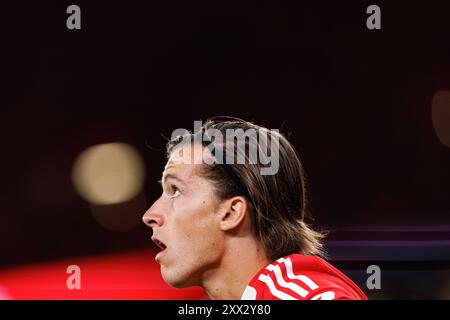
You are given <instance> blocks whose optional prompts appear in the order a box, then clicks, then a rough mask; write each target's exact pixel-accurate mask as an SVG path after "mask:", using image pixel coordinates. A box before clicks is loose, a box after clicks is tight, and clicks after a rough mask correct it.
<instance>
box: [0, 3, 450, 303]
mask: <svg viewBox="0 0 450 320" xmlns="http://www.w3.org/2000/svg"><path fill="white" fill-rule="evenodd" d="M70 4H77V5H79V6H80V7H81V12H82V19H81V21H82V29H81V30H78V31H74V30H68V29H67V28H66V18H67V16H68V15H67V14H66V8H67V6H68V5H70ZM370 4H377V5H379V6H380V7H381V12H382V13H381V14H382V29H381V30H374V31H371V30H368V29H367V28H366V18H367V17H368V15H367V14H366V8H367V6H368V5H370ZM449 14H450V2H448V1H442V2H435V1H433V2H428V1H427V2H425V1H421V2H414V3H411V2H406V1H395V2H394V1H389V2H380V1H377V2H371V1H370V2H369V1H318V2H301V3H298V2H297V4H296V5H293V4H288V3H279V2H274V1H272V2H261V1H242V2H239V3H232V2H228V1H227V2H217V1H205V2H195V3H193V2H191V1H184V2H181V1H180V2H166V1H146V2H144V1H143V2H130V1H127V2H117V3H112V2H111V1H95V2H93V1H89V2H77V3H71V2H70V3H69V2H65V1H63V2H60V3H57V4H56V3H55V4H52V3H50V2H46V3H43V2H39V3H30V4H25V3H21V4H17V5H15V6H12V5H6V4H5V5H3V4H2V13H1V16H0V23H1V28H0V39H1V44H0V47H1V56H2V58H1V61H2V62H1V65H2V66H1V71H0V72H1V79H2V82H1V92H2V94H1V118H0V121H1V126H0V127H1V129H0V134H1V138H2V143H1V149H2V152H1V155H2V157H1V159H0V168H1V169H0V170H1V173H2V183H1V184H0V194H1V207H0V208H1V210H0V267H13V266H15V265H22V264H28V263H34V262H40V261H50V260H54V259H60V258H67V257H72V256H90V255H98V254H102V253H110V252H122V251H126V250H130V249H133V250H134V249H140V248H150V247H152V244H151V241H150V234H149V230H147V229H146V227H145V226H144V225H143V224H142V223H139V222H138V221H140V218H141V215H142V214H143V213H144V210H145V208H146V206H148V205H150V204H151V203H152V202H153V201H154V200H155V199H156V198H157V197H158V196H159V193H160V190H159V188H160V187H159V185H158V184H157V183H156V181H157V180H158V179H159V178H160V174H161V171H162V169H163V165H164V162H165V161H164V145H165V139H164V138H163V137H162V135H165V136H170V134H171V132H172V130H174V129H176V128H180V127H181V128H187V129H189V130H192V129H193V121H194V120H200V119H202V120H206V119H207V118H208V117H211V116H215V115H233V116H237V117H241V118H244V119H247V120H252V121H255V122H256V123H258V124H261V125H264V126H267V127H269V128H274V129H281V131H282V132H284V133H286V134H289V136H290V140H291V141H292V142H293V143H294V145H295V146H296V148H297V149H298V151H299V153H300V155H301V158H302V161H303V164H304V166H305V168H306V172H307V174H308V184H309V195H310V203H311V206H310V210H311V212H312V214H313V216H314V225H316V226H317V227H321V228H325V229H328V230H336V232H334V233H332V234H331V235H330V238H329V240H328V241H329V242H328V243H329V251H330V253H331V259H334V260H336V263H337V264H338V266H340V267H341V268H344V269H345V270H350V271H349V273H352V272H354V273H355V275H354V277H355V278H356V279H357V281H359V283H362V282H361V281H362V280H358V279H359V278H358V277H360V278H361V279H362V277H363V275H364V273H363V272H362V271H361V270H362V269H363V268H365V267H366V266H367V265H369V264H370V263H372V262H373V261H375V262H377V263H378V264H379V265H381V267H382V269H383V268H385V269H388V270H390V271H388V272H390V273H387V274H388V275H387V277H386V281H387V282H386V284H387V285H386V286H385V289H386V290H387V291H389V289H390V291H389V292H387V291H383V290H381V291H379V292H377V293H376V294H375V293H374V294H372V295H373V297H378V298H398V297H403V298H410V297H412V298H417V297H430V298H442V297H444V296H443V294H441V293H437V292H436V289H439V290H440V288H441V287H439V285H441V286H443V284H445V283H450V280H449V279H450V277H449V272H448V270H449V261H450V247H449V244H448V242H449V240H450V215H449V213H450V148H449V147H446V146H445V145H443V144H441V143H440V141H439V139H438V138H437V136H436V133H435V131H434V129H433V123H432V118H431V101H432V98H433V95H434V94H435V93H436V92H437V91H439V90H450V41H449V40H448V39H449V31H450V19H449ZM449 108H450V105H449ZM115 141H121V142H126V143H129V144H131V145H133V146H134V147H136V148H137V149H138V150H139V151H140V152H141V154H142V156H143V157H144V159H145V164H146V166H147V180H146V181H147V182H146V185H145V190H144V193H143V195H144V196H145V197H144V198H145V202H146V203H145V204H144V205H141V206H138V208H142V212H140V211H139V210H135V212H136V214H135V215H134V216H133V218H132V219H134V220H135V221H136V224H133V226H134V227H133V228H128V229H127V230H125V231H122V232H115V231H112V230H108V229H105V228H104V227H102V226H101V225H100V224H99V223H98V222H97V221H96V219H94V218H93V215H92V213H91V207H90V206H89V205H88V204H87V203H86V202H85V201H84V200H83V199H81V198H80V197H79V196H78V195H77V193H76V191H75V189H74V187H73V185H72V182H71V178H70V174H71V168H72V165H73V162H74V160H75V158H76V157H77V155H78V154H79V153H80V152H82V151H83V150H84V149H85V148H87V147H89V146H92V145H95V144H99V143H106V142H115ZM149 146H150V147H149ZM158 148H160V150H157V149H158ZM364 228H365V229H364ZM389 228H393V229H389ZM399 230H400V232H399ZM340 241H353V242H354V245H352V246H349V249H348V250H347V249H345V248H344V249H342V248H343V247H345V243H344V244H343V242H340ZM358 241H361V242H360V243H363V241H372V244H371V245H369V247H370V248H371V249H370V250H379V251H377V252H378V253H376V254H372V253H373V252H375V251H370V250H369V251H367V252H365V253H366V255H365V256H361V255H360V253H361V250H362V249H361V247H358V243H359V242H358ZM377 241H391V242H392V243H390V244H386V243H385V244H386V249H385V250H384V249H383V248H384V247H383V246H384V244H383V245H380V246H381V247H380V246H378V247H377ZM396 241H397V242H396ZM401 241H403V242H401ZM408 241H413V242H412V243H416V245H408V244H407V243H406V242H408ZM414 241H415V242H414ZM380 243H382V242H380ZM383 243H384V242H383ZM402 243H403V244H402ZM405 243H406V245H405ZM433 244H436V246H435V245H433ZM403 245H405V246H404V247H403ZM342 246H343V247H342ZM361 246H363V245H362V244H361ZM340 250H344V251H345V250H347V251H345V252H344V251H340ZM364 250H368V249H367V248H366V247H365V249H364ZM405 252H406V253H405ZM399 254H400V255H401V254H404V255H405V256H404V257H403V256H399ZM408 270H409V271H408ZM358 272H359V273H358ZM408 272H409V273H408ZM417 274H419V275H418V276H417V277H418V278H421V279H422V281H421V282H420V284H418V283H417V282H415V281H412V282H414V283H415V285H417V287H415V286H414V287H413V285H412V284H411V281H410V280H411V278H408V277H410V276H411V275H414V277H415V276H416V275H417ZM427 277H428V278H427ZM424 279H425V280H424ZM426 279H428V280H426ZM445 281H449V282H445ZM389 284H390V285H391V286H389ZM419 286H420V288H421V289H420V290H419V289H417V291H416V292H414V291H413V292H412V293H411V290H414V288H418V287H419ZM411 288H413V289H411ZM442 289H445V288H442ZM419 291H420V292H419ZM439 292H440V291H439ZM384 293H386V294H385V295H383V294H384ZM447 298H448V296H447Z"/></svg>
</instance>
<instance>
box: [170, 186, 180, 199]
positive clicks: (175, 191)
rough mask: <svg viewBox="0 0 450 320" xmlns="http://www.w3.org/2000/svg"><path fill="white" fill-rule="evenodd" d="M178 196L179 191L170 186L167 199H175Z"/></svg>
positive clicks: (175, 187)
mask: <svg viewBox="0 0 450 320" xmlns="http://www.w3.org/2000/svg"><path fill="white" fill-rule="evenodd" d="M180 194H181V191H180V189H179V188H178V187H177V186H176V185H174V184H171V185H170V195H169V197H170V198H175V197H178V196H179V195H180Z"/></svg>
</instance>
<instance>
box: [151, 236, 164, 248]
mask: <svg viewBox="0 0 450 320" xmlns="http://www.w3.org/2000/svg"><path fill="white" fill-rule="evenodd" d="M152 240H153V242H154V243H155V244H156V245H157V246H158V248H160V249H161V251H164V250H166V249H167V246H166V245H165V244H164V243H163V242H162V241H161V240H159V239H158V238H152Z"/></svg>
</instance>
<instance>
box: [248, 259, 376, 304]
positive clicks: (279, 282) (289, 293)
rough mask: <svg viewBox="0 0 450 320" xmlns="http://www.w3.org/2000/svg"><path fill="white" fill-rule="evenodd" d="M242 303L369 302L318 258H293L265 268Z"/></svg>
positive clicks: (277, 261)
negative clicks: (283, 301) (274, 300)
mask: <svg viewBox="0 0 450 320" xmlns="http://www.w3.org/2000/svg"><path fill="white" fill-rule="evenodd" d="M242 299H251V300H253V299H256V300H260V299H261V300H272V299H279V300H340V299H342V300H344V299H345V300H366V299H367V297H366V295H365V294H364V293H363V292H362V291H361V289H359V288H358V286H357V285H356V284H355V283H353V282H352V281H351V280H350V279H349V278H348V277H347V276H345V275H344V274H343V273H342V272H340V271H339V270H338V269H336V268H335V267H333V266H332V265H331V264H329V263H328V262H326V261H325V260H323V259H321V258H320V257H316V256H303V255H300V254H292V255H289V256H286V257H283V258H280V259H278V260H276V261H274V262H273V263H271V264H269V265H268V266H266V267H265V268H263V269H262V270H261V271H260V272H259V273H258V274H256V275H255V276H254V277H253V279H252V280H251V281H250V283H249V284H248V286H247V287H246V289H245V291H244V293H243V295H242Z"/></svg>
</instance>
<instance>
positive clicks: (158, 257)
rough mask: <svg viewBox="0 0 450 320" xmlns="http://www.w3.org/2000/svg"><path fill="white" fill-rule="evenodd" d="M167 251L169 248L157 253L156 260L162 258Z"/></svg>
mask: <svg viewBox="0 0 450 320" xmlns="http://www.w3.org/2000/svg"><path fill="white" fill-rule="evenodd" d="M166 251H167V248H166V249H164V250H163V251H161V252H159V253H158V254H157V255H156V257H155V260H156V262H159V260H160V259H161V257H162V256H163V255H164V254H165V253H166Z"/></svg>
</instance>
